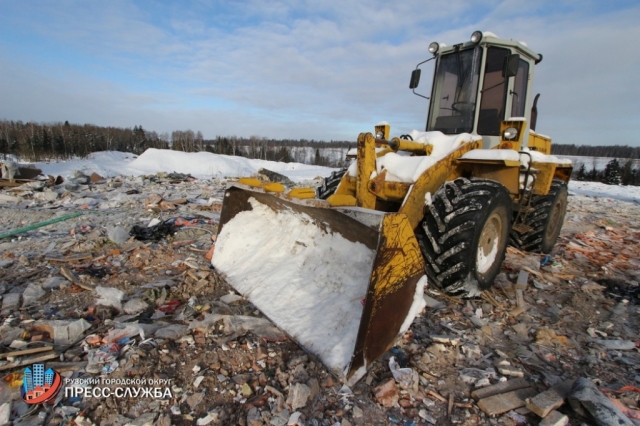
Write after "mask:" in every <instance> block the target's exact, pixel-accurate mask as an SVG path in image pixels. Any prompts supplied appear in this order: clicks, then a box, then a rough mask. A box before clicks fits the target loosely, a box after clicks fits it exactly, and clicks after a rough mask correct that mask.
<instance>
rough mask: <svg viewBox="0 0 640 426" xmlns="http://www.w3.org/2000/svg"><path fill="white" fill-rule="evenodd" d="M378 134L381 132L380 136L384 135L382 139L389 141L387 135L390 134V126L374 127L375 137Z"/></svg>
mask: <svg viewBox="0 0 640 426" xmlns="http://www.w3.org/2000/svg"><path fill="white" fill-rule="evenodd" d="M378 132H382V134H383V135H384V136H383V137H382V139H389V135H390V134H391V126H389V125H388V124H378V125H377V126H375V127H374V133H375V135H377V134H378Z"/></svg>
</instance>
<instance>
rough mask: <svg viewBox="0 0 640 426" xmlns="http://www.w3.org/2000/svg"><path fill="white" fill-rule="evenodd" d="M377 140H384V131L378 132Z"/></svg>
mask: <svg viewBox="0 0 640 426" xmlns="http://www.w3.org/2000/svg"><path fill="white" fill-rule="evenodd" d="M376 138H377V139H384V132H383V131H382V130H378V132H377V133H376Z"/></svg>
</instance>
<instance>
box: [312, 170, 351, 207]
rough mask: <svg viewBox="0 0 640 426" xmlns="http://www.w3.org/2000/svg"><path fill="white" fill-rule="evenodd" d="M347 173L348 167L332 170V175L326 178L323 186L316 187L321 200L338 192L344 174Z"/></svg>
mask: <svg viewBox="0 0 640 426" xmlns="http://www.w3.org/2000/svg"><path fill="white" fill-rule="evenodd" d="M345 173H347V168H346V167H345V168H344V169H340V170H338V171H337V172H331V175H330V176H329V177H326V178H324V181H323V182H322V186H319V187H318V188H317V189H316V194H317V195H318V198H320V199H321V200H326V199H327V198H329V197H330V196H331V195H333V194H334V193H335V192H336V189H338V185H340V181H341V180H342V176H344V174H345Z"/></svg>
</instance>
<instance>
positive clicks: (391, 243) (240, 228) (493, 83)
mask: <svg viewBox="0 0 640 426" xmlns="http://www.w3.org/2000/svg"><path fill="white" fill-rule="evenodd" d="M429 52H430V53H431V54H432V55H433V56H432V57H431V58H430V59H428V60H427V61H430V60H434V61H435V71H434V76H433V82H432V85H431V94H430V105H429V109H428V114H427V121H426V127H425V129H424V131H417V130H414V131H412V132H410V133H405V134H402V135H400V136H398V137H393V138H391V137H390V126H389V124H387V123H385V122H382V123H379V124H378V125H376V126H375V127H374V133H361V134H360V135H359V136H358V139H357V148H355V149H353V150H352V152H350V154H351V155H352V156H354V160H353V162H352V163H351V165H350V166H349V167H348V169H345V170H343V171H341V172H336V173H333V174H332V176H331V177H330V178H328V179H327V181H326V182H325V185H323V187H321V188H318V190H316V189H313V188H295V189H292V190H290V191H288V192H287V191H286V190H285V188H284V186H282V185H281V184H279V183H264V182H262V181H260V180H258V179H256V178H243V179H239V180H238V181H237V182H233V183H231V184H230V185H229V187H228V188H227V190H226V192H225V198H224V202H223V206H222V212H221V218H220V225H219V234H218V239H217V242H216V247H215V254H214V256H213V259H212V265H213V266H214V267H215V268H216V269H217V270H218V271H219V272H220V273H221V274H222V275H223V276H224V277H225V278H226V280H227V281H228V282H229V283H230V284H231V285H232V286H233V287H234V288H235V289H236V290H237V291H238V292H239V293H241V294H242V295H244V296H245V297H246V298H248V300H249V301H250V302H252V303H253V304H254V305H255V306H256V307H257V308H259V309H260V310H261V311H262V312H263V313H264V314H265V315H266V316H267V317H269V318H270V319H271V320H272V321H273V322H274V323H275V324H276V325H278V326H279V327H280V328H282V329H283V330H284V331H286V332H287V333H288V334H289V336H290V337H291V338H292V339H294V340H295V341H296V342H297V343H298V344H300V345H301V346H302V347H303V348H304V349H305V350H306V351H308V352H310V353H313V354H314V355H316V356H318V357H319V358H320V359H321V360H322V362H323V363H324V364H325V365H326V366H327V368H328V369H329V370H330V371H331V372H332V373H334V374H335V375H336V376H338V377H339V378H341V379H342V380H344V381H345V382H347V383H354V382H356V381H357V380H358V379H360V378H361V377H362V376H363V375H364V374H365V373H366V371H367V367H368V366H369V365H370V364H371V363H372V362H373V361H375V360H376V359H377V358H378V357H380V356H381V355H382V354H384V353H385V352H386V351H387V350H388V349H389V348H390V347H392V346H393V344H394V342H395V341H396V339H397V338H398V336H399V335H401V334H403V333H404V332H406V331H407V329H408V328H409V326H410V325H411V322H412V321H413V319H414V318H415V316H416V315H417V314H418V313H420V312H421V310H422V309H423V308H424V306H425V302H424V297H423V295H424V288H425V286H426V285H427V283H428V284H430V285H434V286H437V287H439V288H440V289H442V291H444V292H446V293H448V294H450V295H454V296H462V297H473V296H476V295H478V294H480V292H482V291H483V290H485V289H487V288H489V287H490V286H491V285H492V284H493V281H494V279H495V277H496V275H497V274H498V272H499V271H500V267H501V264H502V262H503V260H504V256H505V250H506V247H507V244H509V243H510V244H512V245H514V246H516V247H518V248H520V249H523V250H528V251H532V252H538V253H548V252H549V251H551V249H552V248H553V246H554V244H555V241H556V239H557V237H558V234H559V233H560V228H561V226H562V222H563V220H564V216H565V211H566V207H567V183H568V181H569V178H570V176H571V172H572V165H571V162H570V161H566V160H562V159H559V158H556V157H554V156H552V155H550V154H551V139H550V138H549V137H547V136H544V135H542V134H539V133H537V132H536V131H535V125H536V118H537V101H538V96H539V95H538V96H536V97H535V98H534V97H533V96H532V89H533V87H532V85H533V74H534V72H533V71H534V67H535V65H536V64H538V63H539V62H540V61H541V60H542V55H540V54H538V53H535V52H534V51H532V50H531V49H530V48H529V47H527V45H526V44H524V43H521V42H517V41H512V40H505V39H500V38H498V37H497V36H496V35H495V34H492V33H489V32H484V33H483V32H480V31H476V32H474V33H473V34H472V36H471V38H470V40H469V41H467V42H464V43H460V44H455V45H453V46H445V45H444V44H439V43H431V44H430V45H429ZM427 61H424V62H427ZM424 62H421V63H420V64H418V66H417V67H416V69H415V70H414V71H413V72H412V75H411V80H410V84H409V88H410V89H412V90H413V92H414V93H415V94H417V95H419V96H422V97H425V96H423V95H421V94H419V93H417V92H416V89H417V87H418V85H419V81H420V74H421V68H420V66H421V65H422V64H423V63H424Z"/></svg>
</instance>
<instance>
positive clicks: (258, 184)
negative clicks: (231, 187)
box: [238, 178, 264, 188]
mask: <svg viewBox="0 0 640 426" xmlns="http://www.w3.org/2000/svg"><path fill="white" fill-rule="evenodd" d="M238 183H241V184H242V185H247V186H252V187H254V188H262V186H263V185H264V183H263V182H262V181H261V180H260V179H256V178H240V179H238Z"/></svg>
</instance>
